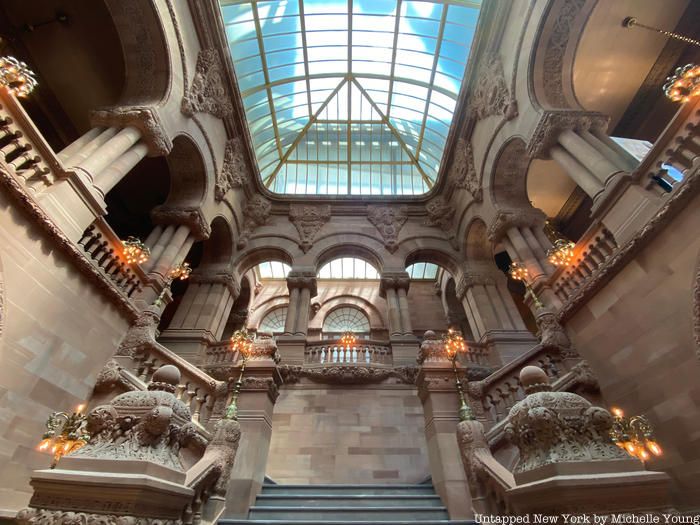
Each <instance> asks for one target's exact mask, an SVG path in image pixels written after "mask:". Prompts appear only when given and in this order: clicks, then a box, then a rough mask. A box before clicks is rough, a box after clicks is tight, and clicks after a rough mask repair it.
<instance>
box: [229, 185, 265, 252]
mask: <svg viewBox="0 0 700 525" xmlns="http://www.w3.org/2000/svg"><path fill="white" fill-rule="evenodd" d="M271 211H272V205H271V204H270V201H268V200H267V199H265V198H264V197H262V196H260V195H255V196H253V198H251V199H250V200H249V201H248V204H246V206H245V208H243V228H242V229H241V234H240V237H239V239H238V244H237V246H238V248H239V249H243V248H245V247H246V246H247V245H248V240H249V239H250V236H251V235H252V233H253V231H254V230H255V229H256V228H258V227H259V226H263V225H264V224H267V221H268V220H269V219H270V212H271Z"/></svg>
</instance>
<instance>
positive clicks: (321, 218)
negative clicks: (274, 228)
mask: <svg viewBox="0 0 700 525" xmlns="http://www.w3.org/2000/svg"><path fill="white" fill-rule="evenodd" d="M330 219H331V206H330V204H326V205H315V206H314V205H307V204H291V205H290V206H289V220H290V221H291V222H292V224H294V226H295V227H296V229H297V232H299V247H300V248H301V249H302V251H303V252H304V253H306V252H308V251H309V250H310V249H311V247H312V246H313V243H314V239H315V238H316V235H317V234H318V232H319V231H320V230H321V228H323V225H324V224H326V223H327V222H328V221H329V220H330Z"/></svg>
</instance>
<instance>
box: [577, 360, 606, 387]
mask: <svg viewBox="0 0 700 525" xmlns="http://www.w3.org/2000/svg"><path fill="white" fill-rule="evenodd" d="M571 372H572V373H573V374H574V376H575V377H576V383H577V384H578V385H580V386H581V387H583V388H584V389H585V390H590V391H593V392H597V391H599V390H600V383H598V378H597V377H596V375H595V374H594V373H593V369H592V368H591V366H590V365H589V364H588V362H587V361H586V360H583V359H582V360H581V362H580V363H577V364H575V365H574V366H573V367H572V368H571Z"/></svg>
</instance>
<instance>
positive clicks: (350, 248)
mask: <svg viewBox="0 0 700 525" xmlns="http://www.w3.org/2000/svg"><path fill="white" fill-rule="evenodd" d="M340 257H356V258H358V259H362V260H363V261H366V262H368V263H369V264H371V265H372V266H374V267H375V269H376V270H377V271H378V272H379V273H381V272H382V269H383V268H384V261H383V259H382V257H381V255H380V254H379V253H378V252H377V251H375V250H374V249H372V248H370V247H368V246H363V245H362V244H359V243H341V242H339V243H334V244H332V245H331V246H328V247H326V248H323V249H322V250H320V251H319V253H318V254H317V255H316V258H315V260H314V269H315V271H316V272H317V273H318V271H319V270H320V269H321V268H322V267H323V266H324V265H325V264H326V263H328V262H330V261H332V260H334V259H338V258H340Z"/></svg>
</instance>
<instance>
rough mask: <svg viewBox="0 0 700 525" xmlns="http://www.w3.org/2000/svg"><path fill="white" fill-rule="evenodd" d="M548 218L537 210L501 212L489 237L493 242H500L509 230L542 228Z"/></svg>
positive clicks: (491, 227) (492, 224) (489, 232)
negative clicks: (514, 228) (515, 228)
mask: <svg viewBox="0 0 700 525" xmlns="http://www.w3.org/2000/svg"><path fill="white" fill-rule="evenodd" d="M545 219H546V216H545V215H544V213H543V212H542V211H540V210H538V209H536V208H531V209H520V210H500V211H499V212H498V215H497V216H496V219H495V220H494V221H493V222H492V223H491V226H489V229H488V232H487V235H488V239H489V241H491V242H498V241H500V240H501V238H502V237H503V236H504V235H505V234H506V232H507V231H508V229H509V228H513V227H518V228H541V227H542V226H543V225H544V221H545Z"/></svg>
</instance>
